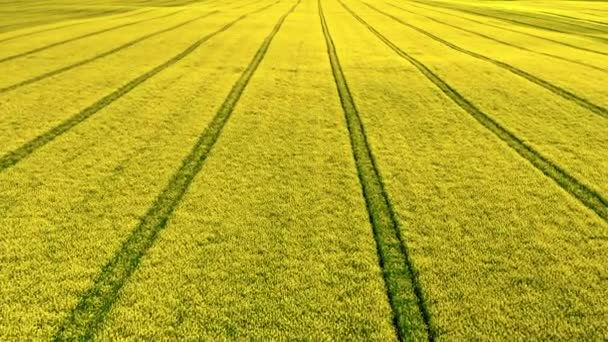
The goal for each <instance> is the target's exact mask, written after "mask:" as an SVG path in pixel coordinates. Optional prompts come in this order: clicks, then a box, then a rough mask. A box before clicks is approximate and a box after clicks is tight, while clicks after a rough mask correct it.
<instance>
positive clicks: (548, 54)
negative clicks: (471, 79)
mask: <svg viewBox="0 0 608 342" xmlns="http://www.w3.org/2000/svg"><path fill="white" fill-rule="evenodd" d="M386 4H387V5H389V6H392V7H395V8H397V9H399V10H401V11H404V12H408V13H411V14H414V15H417V16H421V17H424V18H427V19H429V20H431V21H434V22H436V23H439V24H442V25H445V26H449V27H452V28H455V29H457V30H460V31H463V32H467V33H470V34H473V35H476V36H479V37H482V38H485V39H488V40H491V41H493V42H496V43H499V44H503V45H507V46H510V47H513V48H516V49H519V50H522V51H527V52H531V53H535V54H538V55H542V56H547V57H552V58H556V59H560V60H563V61H566V62H570V63H574V64H578V65H581V66H584V67H587V68H591V69H594V70H597V71H602V72H608V69H605V68H600V67H597V66H595V65H591V64H587V63H584V62H580V61H577V60H574V59H570V58H566V57H562V56H558V55H554V54H551V53H547V52H542V51H535V50H532V49H528V48H527V47H525V46H521V45H516V44H513V43H510V42H507V41H504V40H500V39H498V38H494V37H490V36H488V35H485V34H483V33H479V32H476V31H473V30H469V29H466V28H463V27H460V26H456V25H453V24H450V23H447V22H445V21H441V20H439V19H436V18H433V17H429V16H427V15H425V14H420V13H416V12H413V11H410V10H408V9H405V8H403V7H399V6H397V5H394V4H391V3H388V2H386Z"/></svg>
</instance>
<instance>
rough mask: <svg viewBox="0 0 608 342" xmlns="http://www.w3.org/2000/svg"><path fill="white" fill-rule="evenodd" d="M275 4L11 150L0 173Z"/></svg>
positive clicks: (1, 158) (0, 160)
mask: <svg viewBox="0 0 608 342" xmlns="http://www.w3.org/2000/svg"><path fill="white" fill-rule="evenodd" d="M277 3H278V1H277V2H275V3H273V4H270V5H267V6H265V7H262V8H260V9H257V10H255V11H252V12H249V13H247V14H244V15H242V16H240V17H238V18H237V19H235V20H233V21H231V22H230V23H228V24H226V25H224V26H223V27H222V28H220V29H219V30H216V31H215V32H212V33H210V34H208V35H206V36H204V37H203V38H201V39H199V40H197V41H196V42H195V43H194V44H192V45H190V46H189V47H187V48H186V49H185V50H184V51H182V52H180V53H179V54H177V55H175V56H173V58H171V59H169V60H168V61H166V62H164V63H163V64H161V65H159V66H157V67H155V68H153V69H151V70H149V71H148V72H146V73H144V74H143V75H140V76H139V77H137V78H135V79H133V80H131V81H130V82H129V83H127V84H125V85H123V86H121V87H120V88H118V89H116V90H115V91H113V92H112V93H110V94H108V95H106V96H104V97H103V98H101V99H99V100H98V101H97V102H95V103H94V104H92V105H90V106H88V107H87V108H85V109H83V110H81V111H80V112H78V113H77V114H75V115H73V116H71V117H70V118H68V119H67V120H65V121H63V122H62V123H60V124H59V125H57V126H55V127H53V128H51V129H50V130H48V131H46V132H44V133H43V134H41V135H39V136H37V137H36V138H34V139H32V140H30V141H28V142H27V143H25V144H23V145H22V146H21V147H19V148H17V149H15V150H13V151H11V152H8V153H7V154H5V155H3V156H0V172H2V171H4V170H6V169H8V168H9V167H11V166H13V165H15V164H17V163H18V162H20V161H21V160H23V159H24V158H26V157H28V156H29V155H30V154H32V153H34V152H35V151H37V150H38V149H40V148H42V147H43V146H44V145H46V144H48V143H49V142H51V141H53V140H54V139H55V138H57V137H58V136H60V135H61V134H63V133H65V132H67V131H69V130H70V129H72V128H73V127H75V126H76V125H78V124H80V123H81V122H83V121H85V120H86V119H88V118H90V117H91V116H93V115H94V114H96V113H97V112H99V111H100V110H102V109H104V108H105V107H107V106H109V105H110V104H112V103H113V102H114V101H116V100H118V99H119V98H121V97H122V96H124V95H126V94H128V93H129V92H130V91H131V90H133V89H135V88H136V87H137V86H139V85H140V84H142V83H143V82H145V81H146V80H148V79H150V78H152V77H153V76H155V75H156V74H158V73H160V72H161V71H163V70H165V69H167V68H168V67H170V66H172V65H173V64H175V63H177V62H179V61H180V60H182V59H183V58H185V57H186V56H188V55H189V54H190V53H192V52H193V51H194V50H196V49H197V48H198V47H199V46H201V45H202V44H203V43H205V42H206V41H207V40H209V39H211V38H212V37H214V36H215V35H217V34H219V33H221V32H224V31H226V30H228V29H229V28H230V27H232V26H233V25H234V24H236V23H237V22H239V21H241V20H243V19H245V18H246V17H247V16H248V15H251V14H254V13H257V12H260V11H263V10H265V9H267V8H269V7H271V6H274V5H275V4H277Z"/></svg>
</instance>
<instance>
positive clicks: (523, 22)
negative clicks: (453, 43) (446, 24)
mask: <svg viewBox="0 0 608 342" xmlns="http://www.w3.org/2000/svg"><path fill="white" fill-rule="evenodd" d="M411 1H415V2H420V1H418V0H411ZM420 3H421V2H420ZM424 3H425V4H426V2H424ZM433 3H434V2H433ZM435 6H437V7H441V8H448V9H452V10H454V11H459V12H463V13H468V14H473V15H477V16H483V17H489V18H494V19H498V20H501V21H505V22H509V23H513V24H519V25H522V26H528V27H532V28H535V29H538V30H544V31H549V32H557V33H561V34H567V35H570V36H575V37H581V38H587V39H592V40H596V41H599V42H602V43H604V44H606V43H608V38H604V37H598V36H594V35H589V34H582V33H574V32H569V31H564V30H559V29H557V28H554V27H546V26H539V25H534V24H532V23H529V22H526V21H519V20H516V19H512V18H505V17H501V16H499V15H493V14H490V13H483V12H476V11H474V10H470V9H466V8H461V7H455V6H452V7H449V6H448V7H446V6H441V5H436V4H435Z"/></svg>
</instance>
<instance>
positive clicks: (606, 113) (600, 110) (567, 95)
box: [361, 1, 608, 118]
mask: <svg viewBox="0 0 608 342" xmlns="http://www.w3.org/2000/svg"><path fill="white" fill-rule="evenodd" d="M361 2H363V3H364V4H365V5H366V6H367V7H369V8H371V9H373V10H374V11H376V12H378V13H380V14H382V15H384V16H386V17H389V18H391V19H393V20H394V21H396V22H398V23H400V24H402V25H404V26H407V27H409V28H411V29H413V30H415V31H418V32H420V33H422V34H424V35H425V36H427V37H429V38H431V39H433V40H435V41H437V42H439V43H441V44H443V45H446V46H447V47H449V48H451V49H453V50H456V51H458V52H461V53H464V54H466V55H469V56H471V57H473V58H477V59H480V60H483V61H485V62H489V63H492V64H494V65H496V66H498V67H500V68H502V69H505V70H507V71H510V72H511V73H513V74H515V75H517V76H520V77H522V78H524V79H526V80H527V81H529V82H532V83H534V84H536V85H538V86H541V87H543V88H545V89H547V90H548V91H550V92H552V93H553V94H555V95H557V96H559V97H561V98H563V99H565V100H568V101H570V102H573V103H575V104H577V105H579V106H581V107H583V108H585V109H587V110H589V111H591V112H593V113H595V114H597V115H599V116H602V117H604V118H608V110H607V109H606V108H604V107H602V106H599V105H596V104H594V103H592V102H590V101H588V100H586V99H584V98H582V97H580V96H578V95H576V94H574V93H572V92H570V91H568V90H566V89H563V88H561V87H558V86H556V85H554V84H552V83H550V82H548V81H545V80H543V79H541V78H539V77H536V76H534V75H532V74H530V73H528V72H527V71H523V70H521V69H519V68H517V67H514V66H512V65H510V64H507V63H504V62H501V61H499V60H496V59H493V58H490V57H487V56H484V55H482V54H479V53H477V52H473V51H470V50H467V49H465V48H463V47H460V46H458V45H455V44H453V43H451V42H448V41H447V40H445V39H442V38H440V37H438V36H436V35H434V34H432V33H430V32H427V31H425V30H423V29H421V28H419V27H417V26H414V25H412V24H410V23H407V22H405V21H403V20H401V19H399V18H397V17H395V16H394V15H392V14H390V13H386V12H384V11H382V10H380V9H378V8H376V7H374V6H372V5H370V4H369V3H367V2H365V1H361Z"/></svg>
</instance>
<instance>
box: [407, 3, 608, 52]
mask: <svg viewBox="0 0 608 342" xmlns="http://www.w3.org/2000/svg"><path fill="white" fill-rule="evenodd" d="M408 4H409V5H410V6H413V7H417V8H421V9H424V10H427V11H428V10H429V9H428V8H425V7H421V6H420V5H416V4H414V3H412V1H409V2H408ZM423 4H424V5H426V6H431V7H434V9H432V10H433V11H436V12H437V13H442V14H445V15H449V16H454V17H456V18H460V19H463V20H467V21H470V22H473V23H477V24H480V25H485V26H489V27H494V28H497V29H500V30H504V31H509V32H514V33H518V34H523V35H525V36H528V37H533V38H536V39H541V40H544V41H548V42H551V43H554V44H558V45H562V46H566V47H569V48H572V49H576V50H580V51H585V52H589V53H594V54H598V55H602V56H608V53H606V52H603V51H599V50H593V49H589V48H586V47H582V46H578V45H574V44H570V43H566V42H562V41H559V40H555V39H551V38H548V37H543V36H539V35H536V34H533V33H528V32H524V31H518V30H514V29H511V28H508V27H503V26H499V25H494V24H490V23H486V22H483V21H479V20H475V19H472V18H468V17H464V16H461V15H457V14H455V13H450V12H445V11H441V10H437V8H440V9H444V10H446V9H447V10H450V11H456V10H454V9H450V8H446V7H441V6H438V5H433V4H430V3H423ZM476 16H479V15H478V14H477V15H476Z"/></svg>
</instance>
